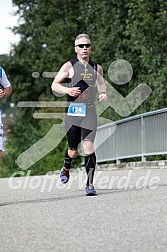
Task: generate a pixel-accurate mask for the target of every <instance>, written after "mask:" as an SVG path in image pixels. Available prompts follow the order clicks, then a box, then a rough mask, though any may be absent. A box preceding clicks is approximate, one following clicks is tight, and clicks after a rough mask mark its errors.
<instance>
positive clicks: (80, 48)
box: [75, 38, 91, 59]
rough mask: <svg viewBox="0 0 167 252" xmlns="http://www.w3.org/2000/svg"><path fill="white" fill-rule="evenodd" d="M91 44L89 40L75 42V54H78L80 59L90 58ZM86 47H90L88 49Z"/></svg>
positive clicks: (83, 39) (81, 39) (82, 39)
mask: <svg viewBox="0 0 167 252" xmlns="http://www.w3.org/2000/svg"><path fill="white" fill-rule="evenodd" d="M90 44H91V42H90V40H89V39H87V38H80V39H77V40H76V42H75V45H76V46H75V52H76V53H77V56H78V57H81V58H82V59H85V58H88V57H89V56H90V53H91V46H89V45H90ZM85 45H88V46H87V47H86V46H85Z"/></svg>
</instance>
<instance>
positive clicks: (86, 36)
mask: <svg viewBox="0 0 167 252" xmlns="http://www.w3.org/2000/svg"><path fill="white" fill-rule="evenodd" d="M80 38H87V39H89V40H90V37H89V35H88V34H86V33H81V34H79V35H78V36H77V37H76V38H75V45H76V41H77V40H78V39H80ZM90 42H91V41H90Z"/></svg>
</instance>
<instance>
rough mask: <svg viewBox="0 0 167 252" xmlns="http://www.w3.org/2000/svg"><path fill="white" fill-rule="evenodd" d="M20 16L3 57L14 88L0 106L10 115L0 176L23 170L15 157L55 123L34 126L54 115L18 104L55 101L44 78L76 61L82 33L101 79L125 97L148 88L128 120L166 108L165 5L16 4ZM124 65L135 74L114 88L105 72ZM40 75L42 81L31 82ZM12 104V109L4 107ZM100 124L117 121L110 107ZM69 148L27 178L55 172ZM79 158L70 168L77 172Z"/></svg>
mask: <svg viewBox="0 0 167 252" xmlns="http://www.w3.org/2000/svg"><path fill="white" fill-rule="evenodd" d="M13 4H14V6H16V7H17V12H16V14H17V15H18V16H19V23H18V26H16V27H14V28H13V32H14V34H19V35H20V42H19V43H18V44H13V46H12V50H11V51H10V54H9V55H0V60H1V65H2V66H3V67H4V69H5V71H6V73H7V76H8V78H9V80H10V82H11V84H12V86H13V93H12V96H11V97H9V98H8V99H5V100H4V101H3V102H1V109H2V110H3V111H5V112H7V113H10V112H11V110H12V113H13V114H14V121H12V122H11V121H9V122H7V123H6V125H5V127H7V133H8V137H7V141H6V143H5V152H4V155H3V160H2V161H1V168H0V176H1V177H3V176H4V177H5V176H10V174H12V173H13V172H14V171H17V170H20V168H19V167H18V166H17V164H16V162H15V160H16V159H17V157H18V156H19V155H20V154H21V153H22V152H23V151H25V150H26V149H27V148H29V147H30V146H31V145H32V144H34V143H36V142H37V141H38V140H39V139H40V138H42V137H43V136H44V135H46V133H47V132H48V131H49V129H50V128H51V127H52V125H53V124H54V123H55V120H54V119H47V120H46V119H34V118H33V113H34V112H41V111H42V112H48V113H49V112H54V109H53V108H20V107H18V106H17V104H18V102H20V101H57V100H63V99H65V97H62V98H59V97H56V96H54V95H53V93H52V91H51V83H52V81H53V78H44V77H42V73H43V72H45V71H48V72H57V71H58V70H59V68H60V66H61V65H62V64H63V63H64V62H66V61H68V60H69V59H71V58H74V57H75V53H74V47H73V45H74V40H75V37H76V36H77V35H78V34H79V33H87V34H89V35H90V38H91V40H92V56H91V59H92V60H93V61H95V62H97V63H99V64H101V65H102V67H103V70H104V77H105V79H106V80H108V81H109V82H110V84H111V85H113V87H114V88H115V89H116V90H117V91H118V92H119V93H120V94H122V95H123V96H126V95H128V94H129V93H130V92H131V91H132V90H133V89H134V88H135V87H137V86H138V84H139V83H147V84H148V85H149V86H150V87H151V89H152V94H151V96H150V97H149V98H148V99H147V100H146V101H145V102H144V103H143V104H142V105H141V106H140V107H138V108H137V109H136V110H135V111H134V112H133V114H132V115H134V114H139V113H144V112H148V111H152V110H156V109H161V108H164V107H166V96H167V89H166V79H167V33H166V27H167V18H166V16H167V2H165V1H162V0H156V1H153V0H148V1H144V0H131V1H129V0H124V1H122V0H111V1H107V0H101V1H95V0H86V1H85V0H82V1H81V0H77V1H76V0H47V1H46V0H28V1H25V0H13ZM117 59H124V60H126V61H128V62H129V63H130V64H131V65H132V67H133V77H132V79H131V81H129V83H127V84H126V85H116V84H114V83H112V81H111V80H110V79H109V77H108V74H107V69H108V67H109V65H110V64H111V63H112V62H113V61H115V60H117ZM33 72H38V73H39V74H40V76H39V78H34V77H33V76H32V73H33ZM10 103H13V104H15V106H14V107H13V109H11V108H10V107H9V104H10ZM105 117H107V118H109V119H112V120H113V121H115V120H119V119H122V118H121V117H120V116H119V115H118V114H117V113H116V112H115V111H114V110H113V109H112V108H110V109H108V110H107V111H106V113H105ZM66 148H67V141H66V138H65V137H64V139H63V140H62V141H61V143H60V144H59V146H57V147H56V148H55V149H54V150H53V151H51V152H50V153H48V154H47V155H46V156H45V157H43V158H42V159H41V160H40V161H38V162H37V163H36V164H35V165H33V166H32V167H30V168H32V175H34V174H36V175H37V174H45V173H46V172H47V171H50V170H51V171H53V170H56V169H60V168H61V166H62V162H63V159H64V150H65V149H66ZM79 163H80V157H78V158H77V160H76V161H75V162H74V166H75V167H76V166H77V165H78V164H79Z"/></svg>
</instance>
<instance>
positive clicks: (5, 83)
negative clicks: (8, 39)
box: [0, 66, 12, 159]
mask: <svg viewBox="0 0 167 252" xmlns="http://www.w3.org/2000/svg"><path fill="white" fill-rule="evenodd" d="M11 92H12V87H11V84H10V82H9V80H8V78H7V76H6V73H5V71H4V69H3V68H2V67H1V66H0V101H1V100H2V99H5V98H6V97H7V96H9V95H10V94H11ZM2 151H3V123H2V115H1V110H0V159H1V158H2Z"/></svg>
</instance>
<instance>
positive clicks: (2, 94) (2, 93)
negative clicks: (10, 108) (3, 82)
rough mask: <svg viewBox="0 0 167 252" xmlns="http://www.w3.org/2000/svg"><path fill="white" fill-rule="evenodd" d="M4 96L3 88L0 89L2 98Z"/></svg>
mask: <svg viewBox="0 0 167 252" xmlns="http://www.w3.org/2000/svg"><path fill="white" fill-rule="evenodd" d="M2 98H4V91H3V89H0V99H2Z"/></svg>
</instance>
